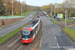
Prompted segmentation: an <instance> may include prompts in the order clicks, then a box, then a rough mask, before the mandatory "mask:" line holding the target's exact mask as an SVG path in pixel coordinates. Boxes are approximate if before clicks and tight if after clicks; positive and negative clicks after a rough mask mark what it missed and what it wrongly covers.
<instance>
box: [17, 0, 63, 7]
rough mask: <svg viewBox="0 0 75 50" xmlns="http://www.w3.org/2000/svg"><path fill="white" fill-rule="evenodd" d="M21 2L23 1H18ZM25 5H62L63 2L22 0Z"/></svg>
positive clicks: (56, 0) (60, 0) (61, 0)
mask: <svg viewBox="0 0 75 50" xmlns="http://www.w3.org/2000/svg"><path fill="white" fill-rule="evenodd" d="M18 1H20V2H22V1H23V0H18ZM24 1H25V2H26V4H27V5H33V6H43V5H48V4H50V3H62V2H63V1H64V0H24Z"/></svg>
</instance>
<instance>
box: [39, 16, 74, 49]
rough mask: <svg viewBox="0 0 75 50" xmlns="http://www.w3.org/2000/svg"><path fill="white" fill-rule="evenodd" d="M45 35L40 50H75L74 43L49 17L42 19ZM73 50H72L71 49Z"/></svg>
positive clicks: (43, 34)
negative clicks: (74, 49)
mask: <svg viewBox="0 0 75 50" xmlns="http://www.w3.org/2000/svg"><path fill="white" fill-rule="evenodd" d="M41 20H42V23H43V33H42V38H41V39H42V40H41V47H40V48H39V49H38V50H67V49H69V48H75V44H74V42H73V41H72V40H71V39H70V38H69V37H68V36H67V35H66V34H65V33H64V32H63V31H62V30H61V29H60V28H59V27H58V26H56V25H55V24H54V23H53V22H52V21H51V20H50V18H48V17H45V16H42V17H41ZM71 50H72V49H71Z"/></svg>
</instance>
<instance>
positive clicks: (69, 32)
mask: <svg viewBox="0 0 75 50" xmlns="http://www.w3.org/2000/svg"><path fill="white" fill-rule="evenodd" d="M63 31H65V32H66V33H67V35H69V36H70V37H71V39H72V40H73V41H75V30H73V29H71V28H66V29H65V28H63Z"/></svg>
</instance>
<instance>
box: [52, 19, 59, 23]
mask: <svg viewBox="0 0 75 50" xmlns="http://www.w3.org/2000/svg"><path fill="white" fill-rule="evenodd" d="M51 21H52V22H54V23H55V24H59V23H58V22H57V21H55V20H54V19H51Z"/></svg>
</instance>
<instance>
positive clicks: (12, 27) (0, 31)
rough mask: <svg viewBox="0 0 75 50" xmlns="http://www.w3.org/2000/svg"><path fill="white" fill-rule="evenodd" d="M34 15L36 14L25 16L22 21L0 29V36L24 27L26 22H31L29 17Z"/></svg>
mask: <svg viewBox="0 0 75 50" xmlns="http://www.w3.org/2000/svg"><path fill="white" fill-rule="evenodd" d="M35 13H36V12H32V13H30V14H28V15H26V18H24V19H23V20H21V21H19V22H17V23H14V24H12V25H9V26H6V27H4V28H0V36H3V35H5V34H7V33H9V32H11V31H13V30H15V29H17V28H19V27H21V26H23V25H25V24H26V23H27V22H29V21H30V20H31V18H30V15H32V17H33V16H34V14H35Z"/></svg>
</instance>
